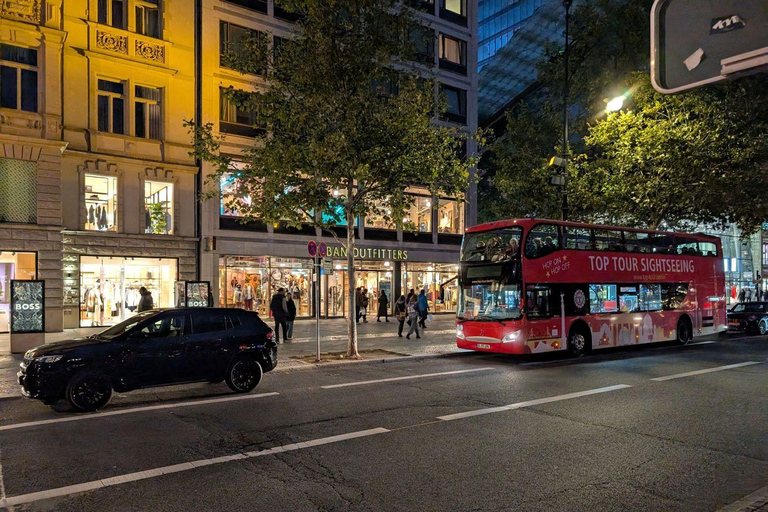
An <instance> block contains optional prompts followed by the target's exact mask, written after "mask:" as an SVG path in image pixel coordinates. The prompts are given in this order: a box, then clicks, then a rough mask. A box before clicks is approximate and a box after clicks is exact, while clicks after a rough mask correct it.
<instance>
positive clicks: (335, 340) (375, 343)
mask: <svg viewBox="0 0 768 512" xmlns="http://www.w3.org/2000/svg"><path fill="white" fill-rule="evenodd" d="M397 325H398V324H397V322H396V321H394V320H390V322H389V323H386V322H384V321H383V320H382V321H381V322H380V323H379V322H376V319H375V318H372V319H371V320H369V321H368V323H367V324H366V323H362V322H361V323H360V324H358V350H359V351H362V356H363V358H364V360H366V359H367V360H370V359H371V356H366V354H365V351H368V350H384V351H387V352H392V353H394V354H400V355H402V356H423V355H435V354H447V353H452V352H459V351H461V350H460V349H459V348H457V347H456V338H455V336H454V335H455V332H456V330H455V328H454V317H453V316H452V315H434V321H433V322H431V323H428V324H427V325H428V327H427V329H426V330H425V331H424V333H423V336H422V338H421V339H416V338H415V337H414V336H411V339H410V340H407V339H405V337H403V338H398V337H397ZM405 328H406V329H407V328H408V326H407V325H406V326H405ZM320 329H321V331H320V352H321V359H322V358H323V357H322V354H328V353H336V354H338V353H341V352H345V351H346V349H347V334H346V329H347V324H346V321H345V320H344V319H335V318H334V319H328V320H321V322H320ZM100 330H101V329H68V330H65V331H64V332H60V333H48V334H47V335H46V343H51V342H54V341H60V340H66V339H71V338H76V337H82V336H89V335H91V334H95V333H97V332H99V331H100ZM406 332H407V331H406ZM293 334H294V338H293V340H292V341H291V342H288V343H283V344H281V345H280V347H279V348H278V357H279V364H278V367H277V369H278V370H280V371H286V370H295V369H298V368H302V367H311V366H313V364H312V363H306V362H303V361H301V360H299V359H297V358H301V357H306V356H312V355H316V353H317V344H316V341H315V340H316V338H315V322H314V321H313V320H305V319H302V320H297V321H296V323H295V324H294V333H293ZM2 336H5V341H6V345H5V347H6V348H5V353H6V355H3V351H2V347H3V346H4V345H3V339H2ZM7 337H8V336H7V335H0V399H3V398H7V397H13V398H17V397H19V390H18V385H17V384H16V372H17V371H18V366H19V362H20V361H21V357H22V356H21V354H17V355H13V356H11V355H9V354H7V352H8V347H10V343H9V342H8V341H7ZM325 359H328V358H327V357H326V358H325Z"/></svg>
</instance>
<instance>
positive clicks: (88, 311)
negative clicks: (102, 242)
mask: <svg viewBox="0 0 768 512" xmlns="http://www.w3.org/2000/svg"><path fill="white" fill-rule="evenodd" d="M177 266H178V262H177V260H175V259H171V258H119V257H96V256H82V257H81V258H80V326H81V327H96V326H104V325H114V324H116V323H118V322H121V321H123V320H125V319H126V318H130V317H131V316H133V315H134V314H136V313H138V311H137V309H138V305H139V301H140V300H141V295H140V294H139V290H140V288H142V287H144V288H146V289H147V290H148V291H149V292H150V293H151V294H152V300H153V303H154V307H155V308H165V307H173V306H174V282H175V281H176V275H177V273H176V268H177Z"/></svg>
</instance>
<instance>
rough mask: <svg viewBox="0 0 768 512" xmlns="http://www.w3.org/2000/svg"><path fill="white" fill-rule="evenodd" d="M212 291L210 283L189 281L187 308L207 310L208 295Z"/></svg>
mask: <svg viewBox="0 0 768 512" xmlns="http://www.w3.org/2000/svg"><path fill="white" fill-rule="evenodd" d="M210 290H211V283H210V282H209V281H187V290H186V294H185V296H186V298H187V307H188V308H207V307H208V295H209V292H210Z"/></svg>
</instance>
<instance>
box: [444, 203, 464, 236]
mask: <svg viewBox="0 0 768 512" xmlns="http://www.w3.org/2000/svg"><path fill="white" fill-rule="evenodd" d="M437 232H438V233H450V234H455V235H460V234H463V233H464V203H462V202H459V201H457V200H455V199H440V200H439V201H438V207H437Z"/></svg>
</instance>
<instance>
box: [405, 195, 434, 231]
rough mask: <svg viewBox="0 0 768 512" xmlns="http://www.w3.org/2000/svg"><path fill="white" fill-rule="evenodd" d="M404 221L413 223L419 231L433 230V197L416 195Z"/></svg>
mask: <svg viewBox="0 0 768 512" xmlns="http://www.w3.org/2000/svg"><path fill="white" fill-rule="evenodd" d="M403 222H404V223H406V224H407V223H413V224H414V225H415V226H416V231H418V232H419V233H430V232H431V231H432V199H431V198H429V197H424V196H418V197H416V198H415V201H414V203H413V206H411V208H410V209H409V210H408V211H407V212H406V215H405V218H404V219H403Z"/></svg>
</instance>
